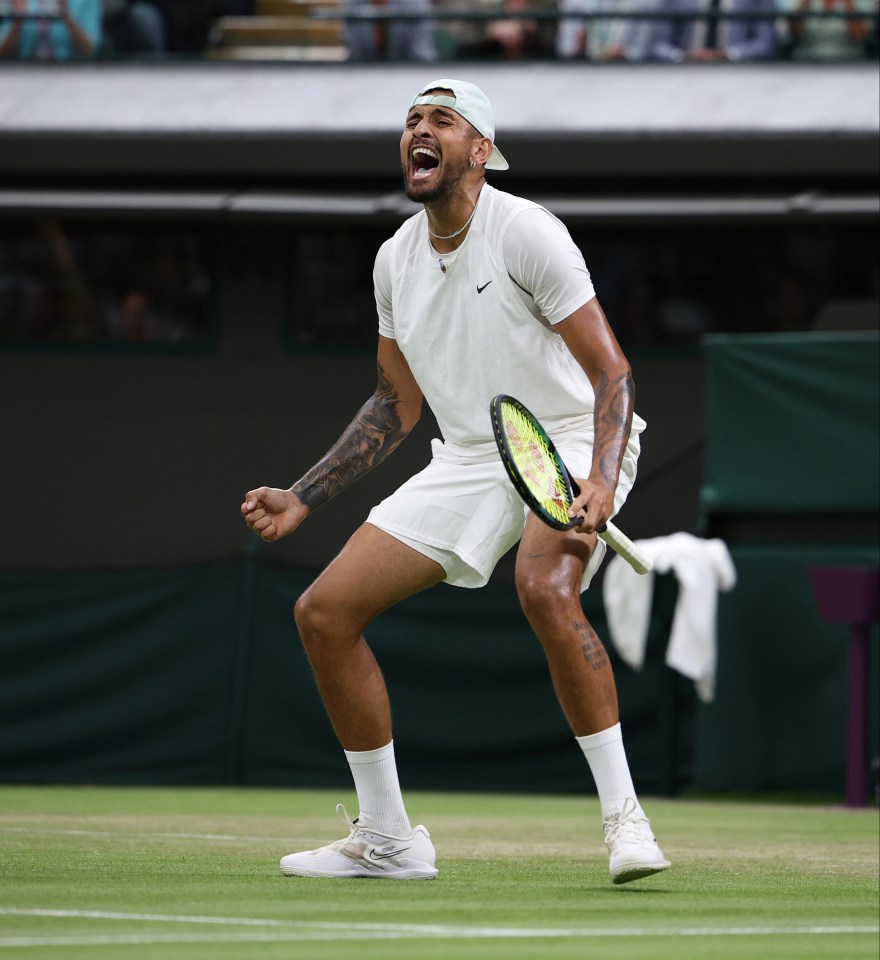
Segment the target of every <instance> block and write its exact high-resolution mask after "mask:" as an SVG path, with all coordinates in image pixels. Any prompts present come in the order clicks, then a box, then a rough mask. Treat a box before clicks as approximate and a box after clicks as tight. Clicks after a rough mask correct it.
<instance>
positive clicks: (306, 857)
mask: <svg viewBox="0 0 880 960" xmlns="http://www.w3.org/2000/svg"><path fill="white" fill-rule="evenodd" d="M336 815H337V816H338V817H339V819H340V820H342V821H343V823H345V824H347V825H348V827H349V830H350V833H349V835H348V836H347V837H346V838H345V839H344V840H337V841H336V842H335V843H330V844H327V846H326V847H318V849H317V850H306V851H304V852H303V853H290V854H288V855H287V856H286V857H282V858H281V872H282V873H283V874H284V875H285V876H287V877H374V878H377V879H380V880H433V879H434V877H436V876H437V872H438V871H437V868H436V867H435V866H434V863H435V860H436V854H435V852H434V844H433V843H432V842H431V835H430V834H429V833H428V831H427V830H426V829H425V827H423V826H418V827H413V830H412V833H411V834H410V835H409V836H408V837H391V836H388V835H387V834H384V833H377V832H376V831H375V830H370V829H368V828H366V827H361V826H360V825H359V824H358V822H357V820H351V819H350V818H349V816H348V811H347V810H346V809H345V807H344V806H343V805H342V804H341V803H339V804H337V805H336Z"/></svg>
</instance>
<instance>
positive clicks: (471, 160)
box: [468, 157, 477, 170]
mask: <svg viewBox="0 0 880 960" xmlns="http://www.w3.org/2000/svg"><path fill="white" fill-rule="evenodd" d="M468 165H469V166H470V168H471V170H473V169H474V168H475V167H476V165H477V161H476V160H474V158H473V157H471V159H470V160H469V161H468Z"/></svg>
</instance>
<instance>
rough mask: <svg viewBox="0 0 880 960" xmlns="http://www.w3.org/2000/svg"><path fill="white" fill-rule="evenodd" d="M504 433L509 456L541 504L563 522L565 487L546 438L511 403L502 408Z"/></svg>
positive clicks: (565, 519) (567, 503) (568, 503)
mask: <svg viewBox="0 0 880 960" xmlns="http://www.w3.org/2000/svg"><path fill="white" fill-rule="evenodd" d="M503 426H504V433H505V436H506V437H507V441H508V446H509V449H510V455H511V459H512V460H513V462H514V465H515V466H516V468H517V470H518V471H519V473H520V475H521V476H522V478H523V481H524V482H525V483H526V484H527V485H528V487H529V489H530V490H531V491H532V494H533V495H534V496H535V498H536V499H537V500H538V502H539V503H540V504H541V506H542V507H543V508H544V509H545V510H546V511H547V512H548V513H549V514H551V515H552V516H553V517H555V518H556V519H557V520H559V521H561V522H562V523H566V522H568V520H569V516H568V508H569V507H570V506H571V501H570V499H569V494H568V488H567V485H566V483H565V478H564V476H563V474H562V471H561V470H560V469H559V466H558V464H557V462H556V459H555V458H554V457H553V455H552V454H551V452H550V448H549V446H548V444H547V441H546V439H545V438H544V437H543V436H542V435H541V434H540V433H539V432H538V431H536V430H535V427H534V425H533V423H532V422H531V420H530V419H529V418H527V417H525V416H524V415H523V414H522V413H521V412H520V411H519V410H517V409H516V408H515V407H512V406H510V405H507V404H506V405H505V407H504V417H503Z"/></svg>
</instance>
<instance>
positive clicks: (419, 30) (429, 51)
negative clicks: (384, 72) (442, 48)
mask: <svg viewBox="0 0 880 960" xmlns="http://www.w3.org/2000/svg"><path fill="white" fill-rule="evenodd" d="M376 5H377V4H376V3H371V4H365V3H363V2H362V0H345V2H344V5H343V11H342V12H343V16H344V15H345V14H346V13H356V12H357V11H358V10H360V8H361V7H364V6H376ZM382 5H385V6H387V9H388V12H389V13H393V12H395V11H399V12H400V13H422V14H428V13H430V11H431V0H386V3H385V4H382ZM345 43H346V46H347V47H348V55H349V58H350V59H351V60H419V61H422V62H431V61H434V60H436V59H437V51H436V49H435V47H434V37H433V25H432V23H431V21H430V20H429V19H427V17H423V18H422V19H417V20H361V19H350V20H346V21H345Z"/></svg>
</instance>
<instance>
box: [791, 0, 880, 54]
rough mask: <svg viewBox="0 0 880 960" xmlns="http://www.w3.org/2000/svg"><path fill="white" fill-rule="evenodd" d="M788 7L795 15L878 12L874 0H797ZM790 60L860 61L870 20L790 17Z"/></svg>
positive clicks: (866, 52) (868, 36)
mask: <svg viewBox="0 0 880 960" xmlns="http://www.w3.org/2000/svg"><path fill="white" fill-rule="evenodd" d="M788 9H791V10H793V12H794V13H797V14H805V13H815V12H819V11H821V12H826V13H831V12H833V11H837V12H840V13H850V12H851V13H856V12H864V13H874V14H876V13H877V4H876V2H874V0H796V2H795V3H794V4H793V5H791V6H789V7H788ZM789 25H790V29H791V56H792V59H793V60H863V59H864V58H865V57H866V56H867V54H868V42H869V40H870V39H871V28H870V21H869V20H867V19H865V20H858V19H852V20H850V19H846V20H845V19H843V18H842V17H823V18H819V17H808V16H792V17H791V18H790V20H789Z"/></svg>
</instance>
